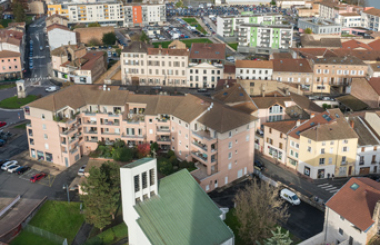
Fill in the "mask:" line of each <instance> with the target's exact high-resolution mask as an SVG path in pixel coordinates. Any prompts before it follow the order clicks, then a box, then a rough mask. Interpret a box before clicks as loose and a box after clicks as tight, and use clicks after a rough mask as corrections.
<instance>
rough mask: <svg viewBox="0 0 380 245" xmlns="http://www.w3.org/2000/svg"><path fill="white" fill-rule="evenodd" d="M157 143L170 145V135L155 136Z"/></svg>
mask: <svg viewBox="0 0 380 245" xmlns="http://www.w3.org/2000/svg"><path fill="white" fill-rule="evenodd" d="M157 143H158V144H163V145H170V137H157Z"/></svg>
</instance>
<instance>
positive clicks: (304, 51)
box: [292, 48, 328, 58]
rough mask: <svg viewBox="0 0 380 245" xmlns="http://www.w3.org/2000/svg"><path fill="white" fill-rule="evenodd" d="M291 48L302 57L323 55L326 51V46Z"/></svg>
mask: <svg viewBox="0 0 380 245" xmlns="http://www.w3.org/2000/svg"><path fill="white" fill-rule="evenodd" d="M292 50H294V52H296V53H297V54H299V56H301V57H304V58H317V57H323V56H324V55H325V54H326V52H327V51H328V49H327V48H292Z"/></svg>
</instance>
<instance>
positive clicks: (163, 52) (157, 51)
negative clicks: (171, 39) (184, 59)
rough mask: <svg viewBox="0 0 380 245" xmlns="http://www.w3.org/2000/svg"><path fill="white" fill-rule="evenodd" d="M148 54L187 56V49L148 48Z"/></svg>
mask: <svg viewBox="0 0 380 245" xmlns="http://www.w3.org/2000/svg"><path fill="white" fill-rule="evenodd" d="M147 51H148V55H169V56H189V50H188V49H174V48H171V49H169V48H161V49H160V48H148V49H147Z"/></svg>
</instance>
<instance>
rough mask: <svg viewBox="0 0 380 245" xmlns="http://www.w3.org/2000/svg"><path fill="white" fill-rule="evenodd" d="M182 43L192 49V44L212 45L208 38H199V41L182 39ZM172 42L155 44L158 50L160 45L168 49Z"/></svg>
mask: <svg viewBox="0 0 380 245" xmlns="http://www.w3.org/2000/svg"><path fill="white" fill-rule="evenodd" d="M180 41H181V42H183V43H184V44H186V47H188V48H190V47H191V44H192V43H212V42H211V41H210V40H209V39H208V38H198V39H181V40H180ZM171 42H172V41H166V42H156V43H153V46H154V47H155V48H158V45H160V44H161V45H162V47H163V48H167V47H168V46H169V44H170V43H171Z"/></svg>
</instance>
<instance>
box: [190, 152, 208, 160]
mask: <svg viewBox="0 0 380 245" xmlns="http://www.w3.org/2000/svg"><path fill="white" fill-rule="evenodd" d="M191 155H193V156H195V157H196V158H199V159H201V160H203V161H205V162H207V155H206V154H204V153H201V152H199V151H192V152H191Z"/></svg>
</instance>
